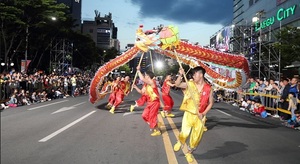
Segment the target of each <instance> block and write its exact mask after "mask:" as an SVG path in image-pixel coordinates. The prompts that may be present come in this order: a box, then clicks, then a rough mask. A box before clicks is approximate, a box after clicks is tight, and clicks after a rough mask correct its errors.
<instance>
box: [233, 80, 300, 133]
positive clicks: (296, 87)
mask: <svg viewBox="0 0 300 164" xmlns="http://www.w3.org/2000/svg"><path fill="white" fill-rule="evenodd" d="M242 90H243V92H246V93H253V94H254V95H247V96H244V97H241V98H240V101H239V102H238V104H239V106H240V109H241V110H245V111H247V112H249V113H252V114H255V115H258V116H260V117H263V118H265V117H266V114H265V112H264V111H265V107H270V108H273V109H276V108H281V109H283V110H287V111H290V113H291V114H287V113H286V112H280V111H277V110H276V111H274V113H271V112H272V111H268V112H269V113H268V115H272V116H273V117H279V118H280V120H282V121H283V122H284V123H283V124H284V125H288V126H289V125H290V124H292V126H290V127H293V128H298V127H299V123H300V116H299V113H300V103H298V102H299V101H300V81H299V79H298V78H297V77H294V78H291V79H288V78H284V79H282V80H280V81H274V80H272V79H270V80H262V79H254V78H249V79H248V81H247V83H246V84H245V85H244V86H243V88H242ZM255 93H256V94H255ZM262 95H263V96H262ZM266 95H268V96H266ZM272 96H277V97H278V98H273V97H272ZM259 108H260V109H259ZM262 108H263V109H262Z"/></svg>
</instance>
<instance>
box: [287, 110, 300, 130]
mask: <svg viewBox="0 0 300 164" xmlns="http://www.w3.org/2000/svg"><path fill="white" fill-rule="evenodd" d="M283 124H284V125H285V126H286V127H289V128H294V129H297V130H300V110H299V109H298V110H295V111H294V116H293V117H292V118H291V119H289V120H287V121H286V122H284V123H283Z"/></svg>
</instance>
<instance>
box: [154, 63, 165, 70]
mask: <svg viewBox="0 0 300 164" xmlns="http://www.w3.org/2000/svg"><path fill="white" fill-rule="evenodd" d="M155 67H156V68H157V69H162V68H163V67H164V64H163V62H162V61H156V62H155Z"/></svg>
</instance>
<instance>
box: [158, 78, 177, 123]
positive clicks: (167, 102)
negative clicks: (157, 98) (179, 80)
mask: <svg viewBox="0 0 300 164" xmlns="http://www.w3.org/2000/svg"><path fill="white" fill-rule="evenodd" d="M171 80H172V77H171V75H167V76H166V79H165V81H164V83H163V85H162V87H161V92H162V99H163V101H164V108H163V111H161V115H162V117H174V114H172V108H173V106H174V101H173V99H172V97H171V96H170V89H171V87H174V86H175V84H172V83H171Z"/></svg>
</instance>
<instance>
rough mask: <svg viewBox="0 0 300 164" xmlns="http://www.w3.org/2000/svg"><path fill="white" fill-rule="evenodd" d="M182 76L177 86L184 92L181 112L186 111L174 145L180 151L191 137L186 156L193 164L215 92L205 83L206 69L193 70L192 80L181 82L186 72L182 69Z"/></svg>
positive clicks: (178, 79)
mask: <svg viewBox="0 0 300 164" xmlns="http://www.w3.org/2000/svg"><path fill="white" fill-rule="evenodd" d="M179 74H180V76H178V78H177V80H176V82H175V85H176V86H177V87H179V88H182V89H188V87H189V88H190V89H189V90H185V91H184V98H183V101H182V104H181V106H180V110H183V111H184V115H183V118H182V126H181V132H180V134H179V136H178V141H177V143H176V144H175V145H174V151H179V150H180V148H182V146H183V145H184V144H185V142H186V139H187V138H188V136H190V142H189V147H188V152H187V153H186V154H185V157H186V159H187V161H188V162H189V163H190V162H193V161H194V157H193V155H192V153H193V151H194V150H195V149H196V148H197V146H198V145H199V142H200V140H201V138H202V135H203V132H204V120H205V119H206V114H207V113H208V111H209V110H210V109H211V108H212V106H213V102H214V100H213V94H212V93H213V92H212V89H211V86H210V85H209V84H208V83H206V82H205V80H204V75H205V69H204V68H202V67H195V68H193V69H192V70H191V74H192V80H190V81H187V80H186V81H185V82H181V79H182V76H183V75H184V70H183V69H182V68H180V70H179Z"/></svg>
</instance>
